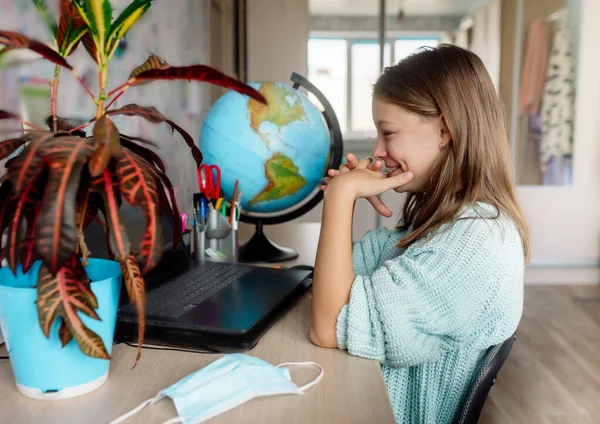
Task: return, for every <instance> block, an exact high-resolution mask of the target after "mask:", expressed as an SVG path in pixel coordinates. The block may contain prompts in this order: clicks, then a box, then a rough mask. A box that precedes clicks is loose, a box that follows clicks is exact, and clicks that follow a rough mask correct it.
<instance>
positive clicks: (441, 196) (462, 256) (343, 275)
mask: <svg viewBox="0 0 600 424" xmlns="http://www.w3.org/2000/svg"><path fill="white" fill-rule="evenodd" d="M372 109H373V120H374V122H375V125H376V127H377V132H378V138H377V144H376V146H375V150H374V151H373V156H374V157H375V158H376V159H377V160H376V161H375V162H374V163H372V161H371V159H362V160H360V161H357V160H356V158H355V157H354V155H348V157H347V159H348V163H347V165H342V166H341V167H340V169H339V171H335V170H330V171H329V177H330V178H329V180H328V182H326V185H324V186H322V187H321V188H322V189H323V190H325V193H324V198H325V199H324V209H323V219H322V227H321V235H320V239H319V245H318V250H317V260H316V263H315V270H314V281H313V299H312V314H311V325H310V338H311V340H312V342H313V343H314V344H316V345H318V346H322V347H328V348H333V347H338V348H340V349H347V350H348V352H349V353H350V354H352V355H357V356H363V357H365V358H372V359H377V360H379V361H380V363H381V368H382V371H383V375H384V379H385V383H386V387H387V391H388V394H389V397H390V402H391V405H392V408H393V410H394V413H395V416H396V420H397V422H398V423H419V424H421V423H435V424H440V423H451V422H453V420H454V418H455V416H456V414H457V410H458V409H459V408H460V406H461V404H462V401H463V399H464V397H465V395H466V392H467V389H468V387H469V385H470V383H471V381H472V379H473V377H474V376H475V375H476V373H477V372H478V370H479V369H480V367H481V365H482V358H483V355H484V353H485V351H486V349H487V348H489V347H490V346H492V345H495V344H498V343H501V342H503V341H504V340H506V339H507V338H509V337H510V336H511V335H512V334H513V332H514V331H515V329H516V328H517V324H518V323H519V320H520V318H521V312H522V306H523V272H524V262H525V259H526V258H528V256H529V233H528V228H527V224H526V222H525V219H524V217H523V213H522V211H521V209H520V207H519V204H518V202H517V199H516V195H515V183H514V179H513V173H512V169H511V164H510V154H509V145H508V141H507V136H506V131H505V127H504V125H505V120H504V113H503V107H502V104H501V102H500V100H499V98H498V96H497V95H496V91H495V89H494V86H493V84H492V81H491V80H490V77H489V75H488V74H487V72H486V69H485V67H484V65H483V63H482V62H481V60H480V59H479V58H478V57H477V56H476V55H475V54H473V53H471V52H469V51H467V50H464V49H462V48H459V47H456V46H450V45H441V46H439V47H438V48H433V49H427V50H422V51H420V52H418V53H416V54H413V55H412V56H410V57H408V58H406V59H405V60H403V61H401V62H400V63H398V64H397V65H395V66H392V67H391V68H387V69H386V70H385V72H384V73H383V74H382V75H381V76H380V78H379V80H378V81H377V82H376V84H375V87H374V94H373V105H372ZM384 164H385V167H386V168H387V169H388V170H389V172H388V173H387V174H384V173H382V172H380V169H381V168H382V165H384ZM389 189H393V190H395V191H396V192H399V193H400V192H406V193H407V194H408V197H407V200H406V203H405V204H404V207H403V210H402V219H401V220H400V222H399V224H398V226H397V228H396V229H395V230H388V229H387V228H380V229H378V230H377V231H374V232H369V233H367V235H365V237H364V238H363V239H362V240H361V241H360V242H358V243H357V244H356V245H354V247H353V246H352V213H353V209H354V202H355V201H356V199H358V198H360V197H364V198H367V199H369V201H370V202H371V203H372V204H373V206H374V207H375V209H376V210H377V211H379V212H380V213H381V214H383V215H385V216H391V215H392V212H391V211H390V210H389V209H388V208H387V207H386V206H385V205H384V204H383V203H382V202H381V200H380V199H379V197H378V195H379V194H381V193H383V192H385V191H387V190H389Z"/></svg>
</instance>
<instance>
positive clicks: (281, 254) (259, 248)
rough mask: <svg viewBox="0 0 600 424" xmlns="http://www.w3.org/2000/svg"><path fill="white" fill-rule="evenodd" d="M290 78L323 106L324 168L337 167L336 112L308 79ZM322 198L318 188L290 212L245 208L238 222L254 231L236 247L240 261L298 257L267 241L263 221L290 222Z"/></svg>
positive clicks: (339, 152) (340, 141)
mask: <svg viewBox="0 0 600 424" xmlns="http://www.w3.org/2000/svg"><path fill="white" fill-rule="evenodd" d="M290 79H291V80H292V82H293V83H294V89H296V90H297V89H298V88H300V87H303V88H304V89H306V91H308V92H309V93H311V94H313V95H314V96H315V97H316V98H317V100H318V101H319V102H320V103H321V105H322V106H323V109H324V110H323V112H322V115H323V118H324V119H325V123H326V125H327V127H328V129H329V134H330V137H331V154H330V156H329V163H328V166H327V169H329V168H333V169H337V168H339V167H340V165H341V163H342V156H343V154H344V151H343V150H344V147H343V139H342V131H341V129H340V124H339V122H338V120H337V117H336V116H335V112H334V111H333V107H332V106H331V104H330V103H329V101H328V100H327V99H326V98H325V96H324V95H323V93H321V92H320V91H319V89H318V88H317V87H315V86H314V85H313V84H312V83H311V82H310V81H308V80H307V79H306V78H304V77H303V76H301V75H299V74H297V73H295V72H293V73H292V76H291V77H290ZM322 199H323V192H322V191H321V190H317V191H316V193H315V194H314V196H313V197H312V198H311V199H309V200H308V201H307V202H306V203H304V204H302V205H301V206H300V207H298V208H296V209H294V210H292V211H289V212H286V213H284V214H283V215H278V216H257V215H255V214H252V213H244V211H242V213H241V215H240V219H241V221H243V222H245V223H247V224H255V225H256V233H255V234H254V235H253V236H252V238H251V239H250V240H249V241H248V242H247V243H246V244H245V245H243V246H241V247H239V248H238V249H239V250H238V257H239V260H240V261H241V262H246V263H253V262H281V261H287V260H290V259H294V258H297V257H298V252H296V251H295V250H294V249H290V248H289V247H282V246H278V245H276V244H275V243H273V242H272V241H271V240H269V239H268V238H267V236H266V235H265V234H264V232H263V224H266V225H274V224H281V223H284V222H288V221H291V220H292V219H295V218H298V217H300V216H302V215H304V214H305V213H307V212H308V211H310V210H311V209H312V208H314V207H315V206H316V205H318V204H319V202H320V201H321V200H322Z"/></svg>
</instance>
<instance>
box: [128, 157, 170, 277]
mask: <svg viewBox="0 0 600 424" xmlns="http://www.w3.org/2000/svg"><path fill="white" fill-rule="evenodd" d="M118 170H119V174H120V189H121V193H122V194H123V196H124V197H125V200H126V201H127V202H129V203H130V204H132V205H137V206H141V208H142V210H143V211H144V215H145V217H146V231H145V232H144V236H143V237H142V241H141V245H140V259H141V263H142V272H143V273H147V272H149V271H151V270H152V269H153V268H154V267H155V266H156V265H157V264H158V261H159V260H160V258H161V255H162V231H161V228H162V227H161V225H160V223H159V219H158V216H159V214H158V207H157V206H158V205H157V204H156V199H157V198H158V192H157V187H156V179H155V176H154V173H153V170H152V165H150V164H149V163H148V162H146V161H145V160H144V159H142V158H141V157H139V156H138V155H136V154H135V153H133V152H131V151H129V150H127V149H125V150H123V156H121V158H120V159H119V163H118Z"/></svg>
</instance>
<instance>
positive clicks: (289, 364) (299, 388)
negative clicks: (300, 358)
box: [276, 361, 324, 392]
mask: <svg viewBox="0 0 600 424" xmlns="http://www.w3.org/2000/svg"><path fill="white" fill-rule="evenodd" d="M294 365H300V366H302V365H311V366H313V367H317V368H319V369H320V370H321V372H319V375H318V376H317V377H316V378H315V379H314V380H313V381H310V382H308V383H306V384H305V385H304V386H302V387H298V390H300V391H301V392H303V391H305V390H306V389H310V388H311V387H312V386H314V385H315V384H317V383H318V382H319V381H321V378H323V372H324V371H323V367H322V366H321V365H319V364H317V363H316V362H312V361H308V362H284V363H283V364H279V365H277V366H276V367H277V368H279V367H289V366H294Z"/></svg>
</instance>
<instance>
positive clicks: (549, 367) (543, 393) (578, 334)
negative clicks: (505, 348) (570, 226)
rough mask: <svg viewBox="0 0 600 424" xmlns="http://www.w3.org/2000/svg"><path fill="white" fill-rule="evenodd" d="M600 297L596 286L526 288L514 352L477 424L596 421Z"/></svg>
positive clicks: (598, 415) (599, 410) (599, 419)
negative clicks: (580, 299) (580, 298)
mask: <svg viewBox="0 0 600 424" xmlns="http://www.w3.org/2000/svg"><path fill="white" fill-rule="evenodd" d="M578 296H583V297H590V296H600V290H599V289H598V287H596V286H526V289H525V306H524V310H523V318H522V320H521V323H520V325H519V328H518V330H517V340H516V341H515V344H514V347H513V350H512V352H511V354H510V356H509V358H508V360H507V362H506V363H505V364H504V367H503V368H502V370H501V371H500V374H499V375H498V381H497V383H496V385H495V386H494V387H493V388H492V391H491V392H490V396H489V397H488V401H487V403H486V405H485V408H484V410H483V413H482V416H481V419H480V421H479V423H480V424H507V423H509V424H538V423H540V424H559V423H561V424H562V423H565V424H587V423H600V302H597V303H594V302H586V303H584V304H576V303H575V301H574V298H575V297H578Z"/></svg>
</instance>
